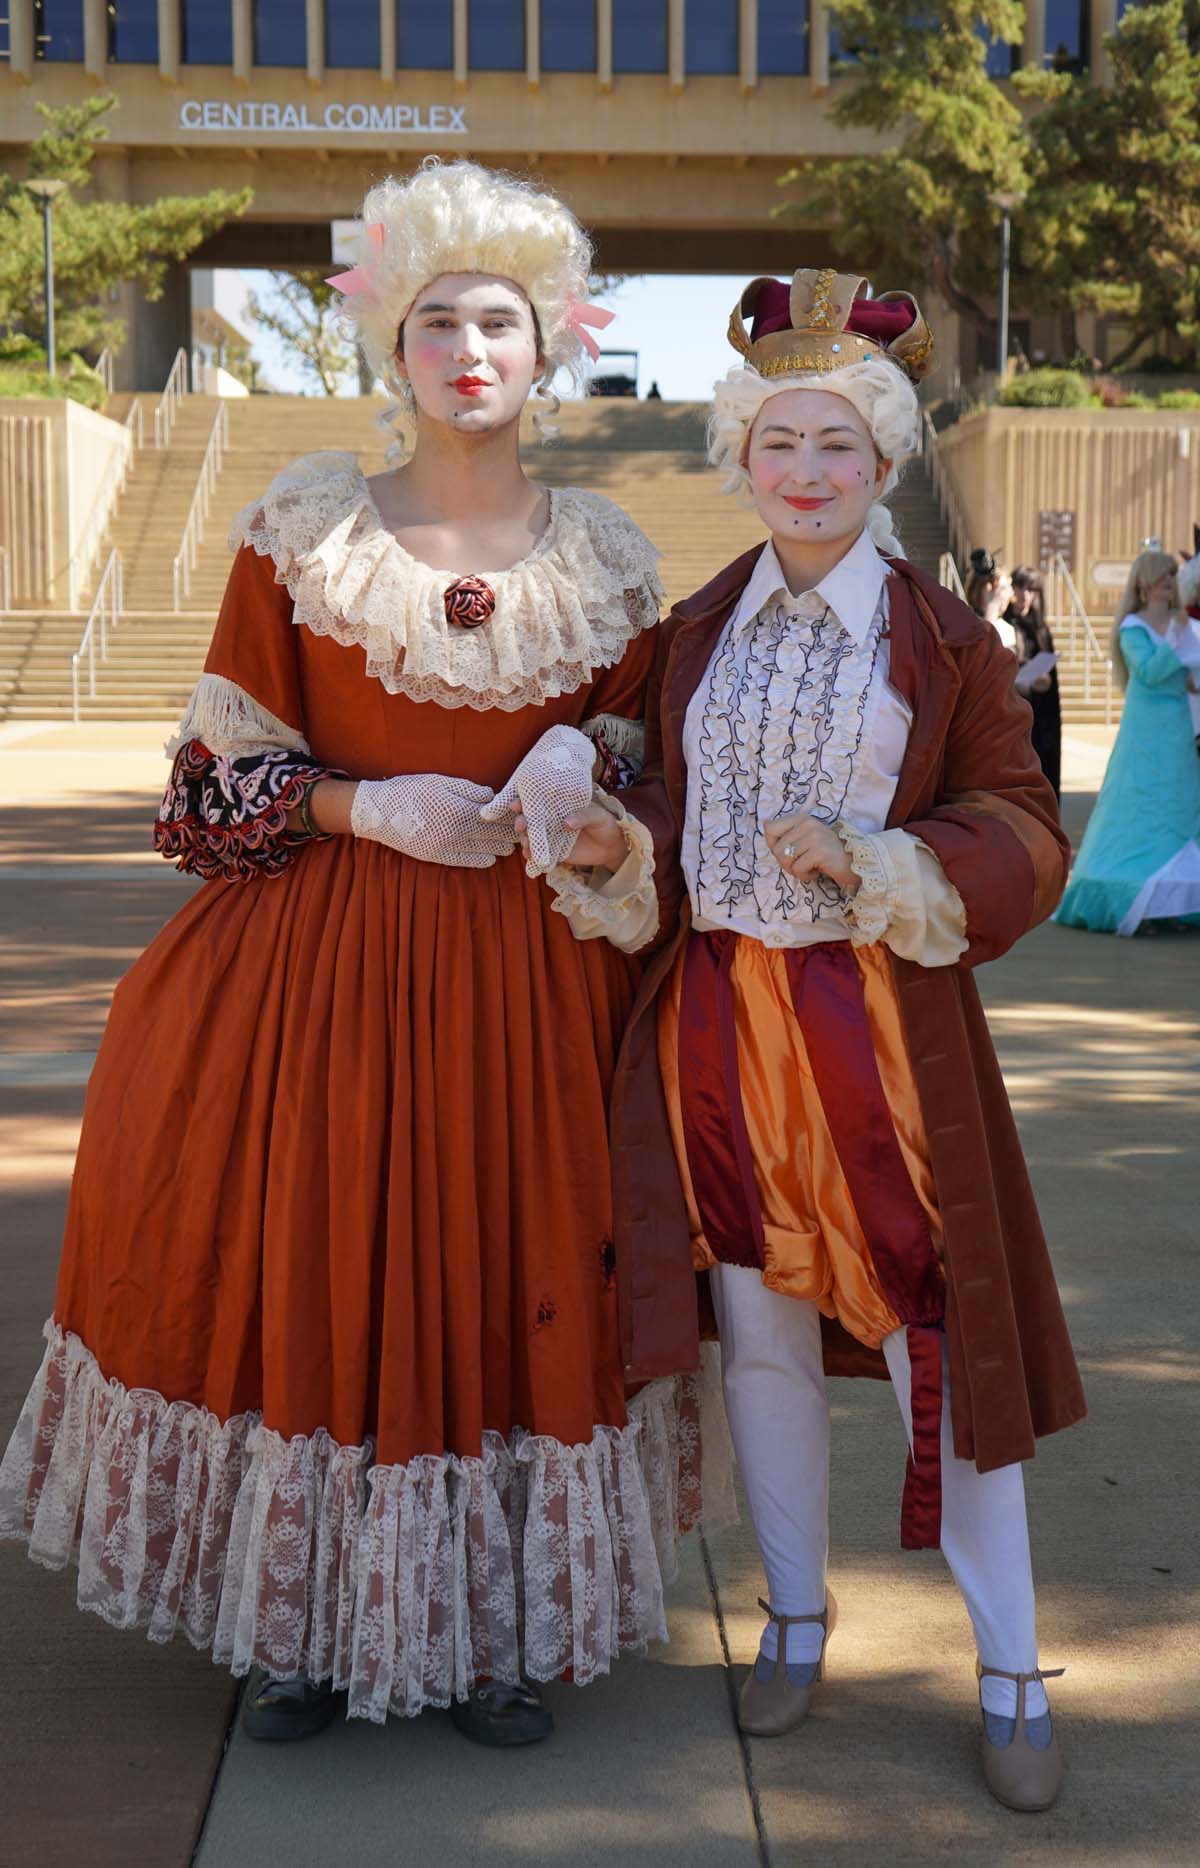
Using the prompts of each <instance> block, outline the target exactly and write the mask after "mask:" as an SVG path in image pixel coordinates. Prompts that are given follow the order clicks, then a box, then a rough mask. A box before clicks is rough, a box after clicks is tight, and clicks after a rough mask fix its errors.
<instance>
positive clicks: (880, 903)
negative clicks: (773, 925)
mask: <svg viewBox="0 0 1200 1868" xmlns="http://www.w3.org/2000/svg"><path fill="white" fill-rule="evenodd" d="M834 829H835V830H836V831H837V834H838V836H839V837H840V838H841V841H842V844H843V847H844V848H845V851H846V854H847V856H848V857H849V858H850V867H851V868H852V869H853V871H854V873H855V875H856V876H858V878H859V888H858V891H857V893H856V894H855V895H854V896H852V897H851V898H850V899H849V901H848V903H847V918H848V920H849V922H850V939H851V942H852V944H853V945H854V946H856V947H865V946H867V945H869V944H870V943H871V942H873V941H880V940H881V941H883V942H884V943H885V944H886V945H887V946H888V947H890V948H891V950H892V952H893V953H894V954H896V955H897V956H898V957H899V958H900V959H902V960H915V961H916V962H917V964H918V965H919V966H950V965H952V964H953V963H954V961H956V960H958V959H959V958H960V957H961V956H962V954H964V953H965V952H966V950H967V933H966V929H967V911H966V907H965V906H964V903H963V899H962V897H961V895H960V894H959V892H958V890H957V889H956V888H955V886H954V884H953V883H952V882H951V881H950V878H949V877H948V876H947V874H946V872H945V870H944V869H943V868H942V865H941V864H940V863H939V861H938V859H937V857H936V856H935V855H934V853H933V851H932V850H931V849H930V848H929V846H928V844H926V843H922V841H921V839H920V838H919V837H913V836H910V835H909V833H908V831H906V830H880V831H862V830H855V829H854V827H853V826H852V825H850V824H844V823H841V822H838V823H836V824H835V825H834Z"/></svg>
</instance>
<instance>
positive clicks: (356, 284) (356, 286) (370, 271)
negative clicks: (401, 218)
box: [325, 221, 386, 298]
mask: <svg viewBox="0 0 1200 1868" xmlns="http://www.w3.org/2000/svg"><path fill="white" fill-rule="evenodd" d="M366 232H367V239H368V240H369V241H370V242H371V245H372V246H373V247H374V248H375V251H376V252H377V253H382V251H383V242H384V237H385V233H386V229H385V228H384V225H383V222H382V221H372V222H371V223H370V224H369V225H368V227H367V230H366ZM325 283H326V285H331V286H332V287H333V289H334V291H335V292H340V293H341V294H342V296H343V298H353V297H354V296H355V294H356V293H358V292H367V291H369V290H370V288H371V287H372V286H373V285H374V283H375V268H374V266H373V265H371V264H370V262H369V260H368V262H367V263H366V264H365V265H362V266H352V267H351V268H350V271H349V272H339V273H336V274H335V275H334V277H333V278H332V279H326V281H325Z"/></svg>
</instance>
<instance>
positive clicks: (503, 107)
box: [0, 0, 1122, 389]
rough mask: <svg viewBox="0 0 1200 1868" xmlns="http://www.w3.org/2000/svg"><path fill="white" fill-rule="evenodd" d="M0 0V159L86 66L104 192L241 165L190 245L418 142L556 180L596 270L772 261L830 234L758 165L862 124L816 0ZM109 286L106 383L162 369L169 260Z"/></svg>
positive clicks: (266, 260) (935, 311) (219, 258)
mask: <svg viewBox="0 0 1200 1868" xmlns="http://www.w3.org/2000/svg"><path fill="white" fill-rule="evenodd" d="M1121 3H1122V0H1029V3H1028V6H1027V26H1026V35H1025V42H1024V45H1023V46H1022V47H1019V48H1015V49H1014V50H1013V52H1012V54H1010V49H1009V48H1007V47H1000V46H997V47H993V48H991V50H990V51H989V68H990V69H992V70H993V72H994V75H995V76H996V81H997V82H998V83H1003V82H1004V78H1005V76H1006V74H1007V71H1008V69H1009V67H1010V63H1011V61H1012V59H1013V58H1015V60H1016V61H1017V62H1020V61H1022V60H1023V61H1025V62H1036V63H1039V64H1040V63H1042V62H1045V61H1049V60H1053V61H1054V62H1056V63H1059V64H1063V63H1066V64H1067V65H1073V66H1074V67H1075V68H1076V69H1083V68H1085V67H1088V66H1090V67H1092V68H1098V67H1099V66H1101V65H1102V63H1103V51H1102V44H1101V42H1102V39H1103V36H1104V34H1105V33H1106V32H1108V31H1110V30H1111V29H1112V28H1113V26H1114V25H1115V24H1116V20H1117V12H1118V7H1119V5H1120V4H1121ZM7 12H8V23H7V44H5V43H4V33H5V28H4V26H3V23H2V22H0V60H3V61H4V62H0V124H2V125H3V129H2V130H0V147H2V148H3V155H4V159H5V160H6V162H7V163H8V164H9V165H10V166H12V167H13V168H15V169H16V170H17V172H19V171H20V167H21V163H22V156H23V149H24V147H25V146H27V144H28V142H29V141H30V140H31V139H32V138H33V137H34V136H36V135H37V134H38V132H39V130H40V128H41V127H42V124H41V119H40V117H39V115H38V113H37V109H36V106H37V104H38V103H39V102H40V103H45V104H51V105H61V104H68V103H75V102H79V101H80V100H82V99H83V98H86V97H88V96H91V95H94V94H95V93H96V91H97V90H98V89H104V90H106V91H111V92H113V93H114V94H115V95H116V97H117V100H118V109H117V110H116V111H115V112H114V113H113V116H112V118H111V119H110V123H109V141H108V144H107V145H106V147H105V150H104V152H103V154H102V156H101V157H100V158H99V160H98V163H97V169H96V173H97V186H98V188H99V189H100V190H101V191H102V192H103V193H104V194H105V195H107V196H109V197H110V198H113V199H125V200H131V201H145V200H150V199H152V198H154V197H155V196H157V195H160V194H165V193H199V192H201V191H203V190H204V189H207V188H210V187H214V186H221V187H226V188H241V187H250V188H252V189H253V191H254V201H253V205H252V207H251V209H250V211H249V213H248V215H247V216H246V218H245V219H244V220H243V221H240V222H237V223H234V224H231V225H230V226H228V227H227V228H225V229H224V230H223V231H222V232H221V233H220V234H218V235H217V236H216V237H215V238H213V239H212V240H210V241H208V242H207V243H206V244H205V246H204V247H202V248H201V249H200V250H199V251H198V252H197V253H196V254H195V255H194V256H193V260H192V265H193V266H197V267H204V268H211V267H223V266H229V267H239V268H243V267H259V266H282V265H289V264H320V263H323V262H325V261H327V260H329V259H330V223H331V222H332V221H333V220H335V219H340V218H345V217H347V216H350V215H352V214H353V213H354V212H355V210H356V208H357V206H358V203H359V202H360V200H361V198H362V194H363V191H364V188H365V186H366V185H367V184H368V183H369V182H370V181H371V180H372V179H374V178H376V177H378V176H379V175H381V174H383V173H386V172H389V171H396V170H403V169H405V168H408V167H411V166H412V165H413V164H414V163H415V162H417V161H418V160H419V159H420V158H421V157H422V156H424V155H426V154H428V153H429V152H431V151H435V152H437V153H440V154H444V155H460V154H470V155H472V156H475V157H477V158H478V159H480V160H482V161H485V162H491V163H495V164H497V165H499V166H503V167H506V168H510V169H513V170H516V171H518V172H520V173H525V174H529V175H532V176H534V177H537V178H538V179H540V180H542V181H543V182H545V184H546V185H548V186H549V187H551V188H554V189H555V190H557V191H558V192H560V193H561V194H562V195H563V196H564V197H565V198H566V199H567V200H568V201H569V202H570V203H571V205H572V207H573V208H574V209H575V211H576V212H577V213H578V214H579V216H580V218H581V219H582V220H583V221H584V223H585V224H586V225H587V226H588V227H589V228H591V229H592V230H593V232H594V234H595V237H596V241H597V250H598V264H599V265H600V266H601V267H602V268H603V269H604V270H607V271H616V272H621V271H633V272H681V273H686V272H722V271H728V272H731V273H735V274H736V273H740V274H742V275H744V276H747V277H748V276H750V275H751V274H753V273H756V272H776V273H780V274H784V273H787V272H789V271H791V270H792V269H793V268H794V267H795V266H797V265H802V264H821V263H824V262H826V261H827V260H828V259H829V258H830V257H831V252H830V247H829V243H828V239H827V236H826V234H825V232H824V231H823V230H822V229H821V228H819V227H807V228H806V227H803V226H799V225H797V224H796V223H794V222H792V223H784V222H783V221H781V220H780V219H779V218H778V216H777V214H776V213H775V210H776V209H777V208H778V206H779V204H780V201H781V199H782V198H783V197H782V196H781V192H780V189H779V187H778V177H779V175H780V174H781V173H782V172H783V171H784V170H785V169H786V168H788V167H789V166H790V165H791V164H792V163H793V162H795V161H796V159H797V158H798V157H802V156H818V157H820V156H838V155H843V154H848V153H852V152H855V153H858V152H861V151H863V150H864V149H867V150H869V149H870V148H871V147H874V146H877V145H872V144H871V143H870V142H864V141H863V140H862V139H861V138H860V139H858V140H856V141H855V142H853V143H851V142H850V141H849V140H848V139H847V137H846V136H845V134H844V133H843V132H840V131H838V130H837V129H836V128H835V127H834V126H833V124H832V123H831V122H830V119H829V115H828V103H829V98H830V95H831V92H832V89H833V88H834V87H833V86H832V85H831V79H830V72H831V66H832V65H834V64H835V63H836V60H837V59H838V57H839V56H841V54H842V52H843V50H844V48H842V47H841V46H840V45H839V43H838V39H837V34H836V30H835V28H834V27H833V26H832V25H831V21H830V15H829V12H828V9H827V7H826V6H825V5H824V4H823V0H8V4H7ZM5 54H6V55H7V56H6V58H5ZM835 82H836V81H835ZM887 283H888V284H889V285H892V284H894V285H900V284H904V283H906V282H904V281H891V280H889V281H888V282H887ZM124 310H125V311H126V313H127V315H128V318H129V325H130V335H129V342H128V344H127V346H126V349H125V352H124V354H123V356H122V357H120V358H119V359H118V360H117V366H116V368H117V386H118V387H138V388H153V387H155V386H161V384H162V382H163V380H164V379H165V375H166V372H167V370H168V369H169V367H170V362H171V359H172V357H173V356H174V354H175V351H176V349H177V348H178V347H179V346H180V345H184V346H186V345H187V344H188V343H189V341H190V340H189V333H190V318H191V307H190V293H189V288H188V269H187V268H186V267H183V266H180V267H178V268H176V269H175V271H174V274H173V276H172V280H171V283H170V286H169V288H168V291H167V293H166V295H165V297H164V298H163V299H162V300H160V301H159V302H158V303H157V304H155V305H146V304H144V303H142V302H140V301H137V300H135V298H134V296H133V295H132V294H128V295H127V303H126V305H125V307H124ZM930 311H931V314H932V315H934V316H936V318H937V328H938V330H939V337H940V339H941V342H940V346H939V349H940V375H939V379H938V386H940V387H942V388H946V389H950V388H952V387H953V386H954V379H955V378H956V376H957V374H958V373H959V372H960V371H961V370H962V369H966V370H967V371H968V372H969V371H971V370H972V369H974V367H975V365H976V362H977V361H978V358H977V356H976V354H975V352H974V348H973V345H972V346H970V347H967V346H966V345H964V344H963V343H962V342H961V341H960V334H959V332H958V330H957V328H956V321H955V320H954V319H953V318H952V317H951V316H950V314H949V313H948V312H946V311H945V309H944V308H940V307H937V306H931V307H930ZM1028 335H1029V334H1028V333H1026V336H1027V337H1028ZM968 348H969V349H970V354H967V353H968Z"/></svg>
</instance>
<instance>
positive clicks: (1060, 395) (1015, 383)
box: [996, 370, 1094, 409]
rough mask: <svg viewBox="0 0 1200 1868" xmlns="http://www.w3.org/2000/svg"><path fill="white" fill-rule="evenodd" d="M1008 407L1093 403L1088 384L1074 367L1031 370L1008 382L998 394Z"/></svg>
mask: <svg viewBox="0 0 1200 1868" xmlns="http://www.w3.org/2000/svg"><path fill="white" fill-rule="evenodd" d="M996 400H997V402H999V404H1000V406H1001V407H1002V408H1006V409H1086V408H1088V407H1089V406H1094V399H1093V398H1091V397H1089V394H1088V386H1087V384H1086V383H1085V382H1084V380H1083V378H1082V377H1081V376H1077V375H1076V374H1075V373H1074V371H1073V370H1028V371H1026V373H1025V375H1024V376H1017V377H1014V378H1013V380H1012V382H1011V383H1006V384H1005V385H1004V387H1003V389H1002V390H1001V391H1000V393H999V395H998V396H997V398H996Z"/></svg>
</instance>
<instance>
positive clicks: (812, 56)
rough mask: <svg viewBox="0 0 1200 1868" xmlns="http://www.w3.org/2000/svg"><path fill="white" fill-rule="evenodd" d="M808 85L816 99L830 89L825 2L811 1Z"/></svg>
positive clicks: (827, 24)
mask: <svg viewBox="0 0 1200 1868" xmlns="http://www.w3.org/2000/svg"><path fill="white" fill-rule="evenodd" d="M808 85H809V89H810V90H811V92H812V94H813V96H814V97H821V96H823V95H824V93H825V92H826V91H827V90H828V89H829V8H828V7H827V6H826V4H825V0H809V9H808Z"/></svg>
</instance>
